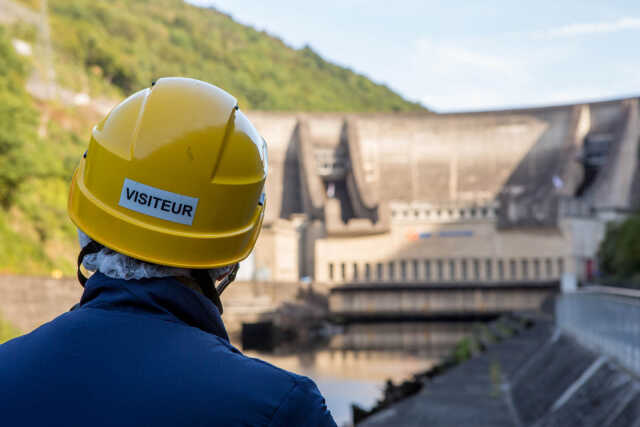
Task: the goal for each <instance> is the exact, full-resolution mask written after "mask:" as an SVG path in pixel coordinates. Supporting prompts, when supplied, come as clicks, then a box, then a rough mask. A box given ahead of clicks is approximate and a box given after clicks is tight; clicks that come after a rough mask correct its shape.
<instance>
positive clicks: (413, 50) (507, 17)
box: [189, 0, 640, 111]
mask: <svg viewBox="0 0 640 427" xmlns="http://www.w3.org/2000/svg"><path fill="white" fill-rule="evenodd" d="M189 1H190V2H192V3H195V4H201V5H203V4H207V5H212V6H214V7H216V8H217V9H219V10H221V11H223V12H226V13H229V14H230V15H232V16H233V17H234V19H235V20H237V21H239V22H241V23H244V24H249V25H252V26H254V27H256V28H258V29H261V30H266V31H267V32H268V33H270V34H272V35H276V36H278V37H280V38H281V39H283V40H284V41H285V42H286V43H287V44H289V45H291V46H293V47H296V48H297V47H301V46H303V45H305V44H309V45H310V46H311V47H312V48H313V49H314V50H316V51H317V52H318V53H320V54H321V55H322V56H323V57H324V58H326V59H328V60H330V61H333V62H336V63H338V64H340V65H344V66H347V67H349V68H351V69H353V70H355V71H356V72H359V73H362V74H364V75H366V76H368V77H370V78H371V79H373V80H374V81H376V82H382V83H385V84H387V85H388V86H390V87H391V88H393V89H394V90H396V91H398V92H399V93H401V94H402V95H403V96H405V97H406V98H409V99H413V100H418V101H420V102H422V103H423V104H424V105H426V106H428V107H431V108H434V109H436V110H437V111H460V110H477V109H486V108H501V107H512V106H527V105H539V104H556V103H566V102H572V101H582V100H593V99H602V98H609V97H619V96H629V95H640V1H636V0H627V1H611V0H607V1H590V0H553V1H547V0H536V1H507V0H504V1H498V0H483V1H471V0H470V1H458V0H449V1H428V0H422V1H410V0H396V1H393V2H390V1H388V0H386V1H383V0H324V1H322V2H319V1H313V2H312V1H299V0H296V1H294V0H269V1H264V0H260V1H258V0H244V1H238V0H210V1H209V0H189Z"/></svg>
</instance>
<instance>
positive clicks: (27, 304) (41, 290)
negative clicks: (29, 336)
mask: <svg viewBox="0 0 640 427" xmlns="http://www.w3.org/2000/svg"><path fill="white" fill-rule="evenodd" d="M81 295H82V287H81V286H80V284H79V283H78V281H77V280H75V279H60V280H59V279H52V278H47V277H29V276H3V275H0V316H2V317H3V318H4V319H6V320H8V321H9V322H10V323H11V324H13V325H14V326H15V327H16V328H18V329H19V330H20V331H23V332H29V331H31V330H33V329H35V328H36V327H38V326H40V325H41V324H43V323H46V322H48V321H50V320H52V319H54V318H55V317H57V316H59V315H60V314H62V313H64V312H66V311H68V310H69V309H70V308H71V307H72V306H73V305H75V304H76V303H77V302H79V301H80V296H81Z"/></svg>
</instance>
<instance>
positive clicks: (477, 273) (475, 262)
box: [473, 259, 480, 280]
mask: <svg viewBox="0 0 640 427" xmlns="http://www.w3.org/2000/svg"><path fill="white" fill-rule="evenodd" d="M473 279H474V280H480V260H479V259H474V260H473Z"/></svg>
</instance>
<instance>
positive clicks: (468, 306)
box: [329, 286, 556, 317]
mask: <svg viewBox="0 0 640 427" xmlns="http://www.w3.org/2000/svg"><path fill="white" fill-rule="evenodd" d="M554 293H556V289H554V288H551V287H550V288H542V289H536V288H529V289H513V288H506V287H504V288H501V287H499V286H497V287H493V288H486V289H481V288H478V289H456V288H455V286H451V287H449V288H447V289H434V288H429V287H420V288H407V287H399V288H397V289H392V288H385V289H384V290H380V289H363V290H362V291H356V290H352V289H344V288H338V289H334V290H333V291H332V292H331V294H330V296H329V310H330V312H331V314H332V315H337V316H339V315H347V316H358V315H361V316H373V315H379V316H382V315H384V316H391V315H403V316H426V317H428V316H440V315H443V316H444V315H471V314H483V313H485V314H490V313H503V312H508V311H527V310H537V309H539V308H540V305H541V304H542V302H543V301H544V300H545V298H547V297H549V296H551V295H553V294H554Z"/></svg>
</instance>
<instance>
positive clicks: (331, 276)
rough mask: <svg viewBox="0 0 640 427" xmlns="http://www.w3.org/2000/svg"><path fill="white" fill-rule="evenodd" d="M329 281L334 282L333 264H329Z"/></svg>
mask: <svg viewBox="0 0 640 427" xmlns="http://www.w3.org/2000/svg"><path fill="white" fill-rule="evenodd" d="M329 280H333V263H332V262H330V263H329Z"/></svg>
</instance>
